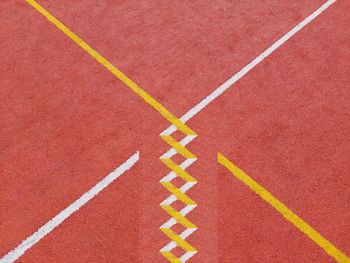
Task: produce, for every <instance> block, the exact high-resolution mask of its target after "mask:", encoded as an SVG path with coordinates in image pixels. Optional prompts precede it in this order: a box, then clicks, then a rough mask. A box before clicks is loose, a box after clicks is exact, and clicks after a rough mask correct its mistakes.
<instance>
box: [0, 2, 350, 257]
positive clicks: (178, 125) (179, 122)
mask: <svg viewBox="0 0 350 263" xmlns="http://www.w3.org/2000/svg"><path fill="white" fill-rule="evenodd" d="M26 1H27V2H28V3H29V4H30V5H31V6H33V7H34V8H35V9H36V10H37V11H39V12H40V13H41V14H42V15H43V16H45V17H46V18H47V19H48V20H49V21H50V22H51V23H53V24H54V25H55V26H56V27H58V28H59V29H60V30H61V31H62V32H63V33H64V34H66V35H67V36H68V37H69V38H71V39H72V40H73V41H74V42H75V43H76V44H78V45H79V46H80V47H81V48H83V49H84V50H85V51H86V52H87V53H88V54H89V55H91V56H92V57H93V58H95V59H96V60H97V61H98V62H99V63H100V64H102V65H103V66H104V67H105V68H107V69H108V70H109V71H110V72H111V73H112V74H113V75H115V76H116V77H117V78H118V79H119V80H121V81H122V82H123V83H124V84H126V85H127V86H128V87H129V88H130V89H131V90H133V91H134V92H135V93H136V94H138V95H139V96H140V97H141V98H143V99H144V100H145V101H146V102H147V103H148V104H149V105H151V106H152V107H153V108H154V109H155V110H156V111H158V112H159V113H160V114H161V115H162V116H163V117H165V118H166V119H167V120H168V121H169V122H170V123H172V125H171V126H169V127H168V128H167V129H166V130H164V131H163V132H162V134H161V135H171V134H172V133H173V132H174V131H176V130H177V129H178V130H180V131H182V132H183V133H184V134H186V135H187V136H186V137H185V138H184V139H183V140H182V141H181V142H180V144H181V145H182V146H185V145H186V144H188V143H189V142H191V141H192V140H193V139H194V138H195V132H193V131H192V130H191V129H190V128H189V127H187V126H186V125H185V124H184V123H185V122H186V121H188V120H189V119H191V118H192V117H194V116H195V115H196V114H198V113H199V112H200V111H201V110H203V109H204V108H205V107H206V106H207V105H208V104H209V103H211V102H212V101H214V100H215V99H216V98H218V97H219V96H220V95H221V94H222V93H224V92H225V91H226V90H227V89H228V88H230V87H231V86H232V85H233V84H234V83H236V82H237V81H238V80H240V79H241V78H242V77H243V76H245V75H246V74H247V73H248V72H249V71H250V70H252V69H253V68H255V67H256V66H257V65H258V64H259V63H260V62H262V61H263V60H264V59H265V58H266V57H268V56H270V55H271V54H272V53H273V52H274V51H275V50H277V49H278V48H279V47H280V46H282V45H283V44H284V43H285V42H286V41H288V40H289V39H290V38H291V37H292V36H294V35H295V34H296V33H297V32H299V31H300V30H301V29H302V28H303V27H305V26H306V25H307V24H309V23H310V22H311V21H312V20H314V19H315V18H316V17H317V16H319V15H320V14H321V13H322V12H323V11H325V10H326V9H327V8H328V7H330V6H331V5H332V4H333V3H335V2H336V0H329V1H327V2H326V3H324V4H323V5H322V6H321V7H320V8H319V9H317V10H316V11H315V12H313V13H312V14H311V15H310V16H308V17H307V18H305V19H304V20H303V21H302V22H300V23H299V24H298V25H296V26H295V27H294V28H293V29H292V30H290V31H289V32H288V33H286V34H285V35H284V36H282V37H281V38H280V39H279V40H277V41H276V42H275V43H273V44H272V45H271V46H270V47H269V48H267V49H266V50H265V51H264V52H262V53H261V54H260V55H259V56H257V57H256V58H255V59H253V60H252V61H251V62H250V63H249V64H247V65H246V66H245V67H243V68H242V69H241V70H240V71H239V72H237V73H236V74H235V75H233V76H232V77H231V78H230V79H228V80H227V81H226V82H225V83H223V84H222V85H221V86H219V87H218V88H217V89H216V90H214V92H212V93H211V94H210V95H208V96H207V97H206V98H205V99H204V100H202V101H201V102H200V103H199V104H197V105H196V106H194V107H193V108H192V109H191V110H189V111H188V112H187V113H186V114H185V115H183V116H182V117H181V118H180V119H177V118H176V117H175V116H174V115H172V114H171V113H170V112H169V111H168V110H167V109H166V108H165V107H164V106H162V105H161V104H160V103H159V102H157V101H156V100H155V99H154V98H153V97H152V96H151V95H149V94H148V93H147V92H146V91H145V90H143V89H142V88H141V87H139V86H138V85H137V84H136V83H135V82H133V81H132V80H131V79H129V78H128V77H127V76H126V75H125V74H124V73H122V72H121V71H120V70H118V69H117V68H116V67H115V66H113V65H112V64H111V63H110V62H109V61H107V60H106V59H105V58H104V57H102V56H101V55H100V54H99V53H97V52H96V51H95V50H94V49H92V48H91V47H90V46H89V45H88V44H87V43H86V42H84V41H83V40H82V39H81V38H79V37H78V36H77V35H76V34H74V33H73V32H72V31H70V30H69V29H68V28H67V27H66V26H65V25H63V24H62V23H61V22H60V21H59V20H57V19H56V18H55V17H53V16H52V15H51V14H50V13H48V12H47V11H46V10H45V9H44V8H42V7H41V6H40V5H39V4H37V3H36V2H35V1H34V0H26ZM136 154H137V160H138V158H139V156H138V153H136ZM175 154H176V150H175V149H174V148H171V149H170V150H169V151H168V152H166V153H165V154H164V155H166V156H167V157H168V158H170V157H171V156H173V155H175ZM134 156H135V155H134ZM131 158H132V157H131ZM129 160H130V159H129ZM129 160H128V161H129ZM137 160H135V161H134V163H135V162H136V161H137ZM128 161H127V162H128ZM134 163H133V164H134ZM124 164H125V163H124ZM124 164H123V165H124ZM133 164H131V165H130V167H131V166H132V165H133ZM123 165H122V166H123ZM189 165H190V164H189ZM189 165H188V166H189ZM180 166H181V165H180ZM184 166H185V164H184ZM130 167H129V168H130ZM129 168H127V169H129ZM118 169H119V168H118ZM118 169H117V170H118ZM127 169H126V170H127ZM170 175H171V174H169V176H170ZM108 176H109V175H108ZM108 176H107V177H108ZM118 176H120V175H118ZM118 176H117V177H118ZM115 179H116V178H115ZM115 179H114V180H115ZM108 184H109V183H108ZM108 184H107V185H108ZM107 185H106V186H107ZM96 186H97V185H96ZM96 186H95V187H96ZM106 186H105V187H106ZM91 190H92V189H91ZM91 190H90V191H91ZM90 191H89V192H90ZM96 194H97V193H96ZM83 196H85V194H84V195H83ZM83 196H82V197H83ZM93 196H94V195H92V197H91V198H93ZM271 196H272V195H271ZM82 197H81V198H82ZM91 198H90V199H91ZM90 199H89V200H90ZM78 200H80V199H78ZM78 200H77V201H78ZM89 200H87V201H89ZM276 200H277V199H276ZM77 201H75V202H74V203H76V202H77ZM87 201H86V202H87ZM277 201H278V200H277ZM74 203H73V204H74ZM73 204H72V205H73ZM84 204H85V203H83V204H82V205H84ZM82 205H81V206H82ZM68 208H69V207H67V208H66V209H65V210H67V209H68ZM79 208H80V207H79ZM79 208H77V209H76V210H78V209H79ZM65 210H63V211H65ZM76 210H72V212H71V213H74V212H75V211H76ZM63 211H62V212H63ZM62 212H61V213H62ZM61 213H60V214H58V215H57V216H56V217H55V218H57V219H58V220H62V221H61V222H60V223H62V222H63V221H64V220H65V219H66V218H64V217H62V215H61ZM60 215H61V217H62V218H61V217H60ZM69 215H70V214H69ZM69 215H68V216H69ZM295 216H296V215H295ZM55 218H54V219H55ZM52 220H53V219H52ZM52 220H51V221H52ZM51 221H49V222H48V223H47V224H46V225H48V226H49V229H51V230H50V231H52V230H53V229H54V228H55V227H56V226H58V225H59V224H60V223H59V224H57V225H56V226H51V224H50V222H51ZM303 222H304V221H303ZM304 223H305V222H304ZM305 224H306V225H307V223H305ZM46 225H44V226H46ZM44 226H43V227H44ZM43 227H42V228H43ZM42 228H40V229H39V230H38V231H37V232H36V233H34V234H33V235H32V236H30V237H29V238H27V239H26V240H25V241H23V242H22V243H21V244H20V245H19V246H18V247H17V248H15V249H14V250H12V251H11V252H10V253H9V254H7V255H6V256H5V257H4V258H2V259H1V260H0V262H1V263H3V262H13V261H6V257H8V256H9V260H11V258H10V256H11V253H13V252H15V251H16V250H18V257H20V256H21V255H22V254H23V253H24V252H25V251H26V250H27V249H29V248H30V247H31V246H32V245H34V244H35V243H37V242H38V241H39V240H40V239H41V238H42V237H44V236H45V235H46V234H47V233H49V232H50V231H49V232H47V233H46V232H43V233H41V232H40V231H41V230H42ZM42 231H44V230H42ZM315 232H316V231H315ZM37 233H38V235H39V236H40V234H42V236H41V237H40V238H39V239H38V240H37V241H35V240H34V242H33V241H32V240H31V238H32V237H33V236H34V237H35V235H36V234H37ZM316 233H317V232H316ZM317 234H318V233H317ZM320 236H321V235H320ZM309 237H310V236H309ZM321 237H322V236H321ZM310 238H311V237H310ZM311 239H312V238H311ZM312 240H313V239H312ZM314 241H315V240H314ZM326 241H327V240H326ZM26 242H27V243H28V244H27V243H26ZM315 242H316V241H315ZM327 242H328V241H327ZM316 243H317V242H316ZM329 244H330V243H329ZM330 245H331V246H332V244H330ZM21 246H22V247H21ZM23 247H24V248H23ZM26 247H27V248H26ZM326 248H327V249H329V248H328V247H326ZM326 248H324V249H325V250H326ZM21 251H22V252H21ZM326 251H327V250H326ZM333 252H334V251H333ZM327 253H328V252H327ZM340 253H341V252H340ZM18 257H17V258H18ZM345 257H346V256H345ZM345 259H346V260H347V259H348V258H347V257H346V258H345ZM14 260H16V259H14ZM339 262H349V261H339Z"/></svg>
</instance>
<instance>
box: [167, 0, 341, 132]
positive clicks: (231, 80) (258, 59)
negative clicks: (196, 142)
mask: <svg viewBox="0 0 350 263" xmlns="http://www.w3.org/2000/svg"><path fill="white" fill-rule="evenodd" d="M335 2H336V0H328V1H327V2H325V3H324V4H323V5H322V6H321V7H320V8H318V9H317V10H316V11H314V12H313V13H312V14H311V15H309V16H308V17H306V18H305V19H304V20H303V21H301V22H300V23H299V24H297V25H296V26H295V27H294V28H292V30H290V31H289V32H288V33H286V34H285V35H283V36H282V37H281V38H280V39H278V40H277V41H276V42H275V43H273V44H272V45H271V46H270V47H269V48H267V49H266V50H265V51H263V52H262V53H261V54H260V55H259V56H257V57H256V58H254V59H253V60H252V61H251V62H250V63H248V64H247V65H245V66H244V67H243V68H242V69H241V70H240V71H238V72H237V73H236V74H234V75H233V76H232V77H231V78H229V79H228V80H227V81H226V82H225V83H223V84H222V85H221V86H219V87H218V88H217V89H215V90H214V91H213V92H212V93H211V94H209V95H208V96H207V97H206V98H205V99H203V100H202V101H201V102H199V103H198V104H197V105H196V106H194V107H193V108H192V109H190V110H189V111H188V112H187V113H186V114H185V115H183V116H182V117H181V118H180V120H181V121H182V122H184V123H185V122H187V121H188V120H190V119H191V118H192V117H193V116H195V115H196V114H197V113H198V112H200V111H201V110H203V109H204V108H205V107H206V106H208V104H209V103H211V102H212V101H214V100H215V99H216V98H218V97H219V96H220V95H221V94H222V93H224V92H225V91H226V90H227V89H229V88H230V87H231V86H232V85H233V84H235V83H236V82H237V81H238V80H240V79H241V78H242V77H244V76H245V75H246V74H247V73H248V72H249V71H251V70H252V69H253V68H255V67H256V66H257V65H258V64H259V63H261V62H262V61H263V60H264V59H265V58H267V57H268V56H270V55H271V54H272V53H273V52H274V51H276V50H277V49H278V48H279V47H281V46H282V45H283V44H284V43H286V42H287V41H288V40H289V39H290V38H291V37H292V36H294V35H295V34H296V33H298V32H299V31H300V30H301V29H302V28H304V27H305V26H306V25H308V24H309V23H310V22H311V21H312V20H314V19H315V18H316V17H318V16H319V15H320V14H321V13H322V12H323V11H325V10H326V9H327V8H328V7H330V6H331V5H332V4H334V3H335ZM174 131H176V127H175V126H174V125H171V126H169V127H168V128H167V129H166V130H164V131H163V132H162V133H161V134H163V135H170V134H172V133H173V132H174Z"/></svg>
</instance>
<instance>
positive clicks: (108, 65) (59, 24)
mask: <svg viewBox="0 0 350 263" xmlns="http://www.w3.org/2000/svg"><path fill="white" fill-rule="evenodd" d="M26 2H27V3H28V4H30V5H31V6H32V7H34V8H35V9H36V10H37V11H38V12H39V13H41V14H42V15H43V16H44V17H45V18H46V19H47V20H49V21H50V22H51V23H52V24H54V25H55V26H56V27H57V28H58V29H60V30H61V31H62V32H63V33H64V34H66V35H67V36H68V37H69V38H70V39H71V40H73V41H74V42H75V43H76V44H78V45H79V46H80V47H81V48H82V49H84V50H85V51H86V52H87V53H88V54H89V55H90V56H92V57H93V58H94V59H96V60H97V61H98V62H99V63H100V64H101V65H103V66H104V67H105V68H106V69H108V70H109V71H110V72H111V73H112V74H113V75H114V76H116V77H117V78H118V79H119V80H120V81H122V82H123V83H124V84H125V85H126V86H128V87H129V88H130V89H131V90H132V91H134V92H135V93H136V94H137V95H139V96H140V97H141V98H142V99H143V100H144V101H146V102H147V103H148V104H149V105H151V106H152V107H153V108H154V109H155V110H156V111H158V112H159V113H160V114H161V115H162V116H163V117H164V118H166V119H167V120H168V121H169V122H170V123H172V124H173V125H175V126H176V128H177V129H178V130H180V131H182V132H183V133H184V134H186V135H196V133H195V132H194V131H192V130H191V129H190V128H189V127H188V126H187V125H185V124H184V123H183V122H181V121H180V120H179V119H177V118H176V117H175V116H174V115H173V114H172V113H171V112H169V111H168V110H167V109H166V108H165V107H164V106H163V105H162V104H160V103H159V102H158V101H157V100H156V99H154V98H153V97H152V96H151V95H149V94H148V93H147V92H146V91H145V90H143V89H142V88H141V87H140V86H138V85H137V84H136V83H135V82H134V81H132V80H131V79H129V78H128V77H127V76H126V75H125V74H124V73H123V72H121V71H120V70H119V69H117V68H116V67H115V66H113V65H112V64H111V63H110V62H109V61H108V60H107V59H105V58H104V57H103V56H101V55H100V54H99V53H97V51H95V50H94V49H93V48H92V47H91V46H89V45H88V44H87V43H86V42H85V41H84V40H82V39H81V38H80V37H78V36H77V35H76V34H75V33H73V32H72V31H71V30H70V29H69V28H68V27H66V26H65V25H64V24H63V23H62V22H61V21H59V20H58V19H57V18H55V17H54V16H53V15H51V14H50V13H49V12H48V11H46V9H44V8H43V7H42V6H41V5H39V4H38V3H37V2H36V1H34V0H26Z"/></svg>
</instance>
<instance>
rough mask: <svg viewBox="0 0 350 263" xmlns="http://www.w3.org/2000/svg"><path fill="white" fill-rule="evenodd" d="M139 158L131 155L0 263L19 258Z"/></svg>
mask: <svg viewBox="0 0 350 263" xmlns="http://www.w3.org/2000/svg"><path fill="white" fill-rule="evenodd" d="M139 157H140V155H139V152H136V153H135V154H133V155H132V156H131V157H130V158H129V159H128V160H126V161H125V162H124V163H123V164H122V165H120V166H119V167H118V168H117V169H115V170H114V171H113V172H111V173H110V174H109V175H107V176H106V177H105V178H103V179H102V180H101V181H100V182H98V183H97V184H96V185H95V186H94V187H92V188H91V189H90V190H89V191H87V192H86V193H85V194H83V195H82V196H81V197H80V198H79V199H77V200H75V201H74V202H73V203H71V204H70V205H69V206H68V207H66V208H65V209H64V210H62V211H61V212H60V213H59V214H57V215H56V216H55V217H54V218H52V219H51V220H50V221H48V222H47V223H46V224H45V225H43V226H42V227H40V228H39V229H38V230H37V231H36V232H35V233H33V234H32V235H31V236H29V237H28V238H27V239H25V240H24V241H22V243H20V244H19V245H18V246H17V247H16V248H14V249H13V250H11V251H10V252H9V253H8V254H6V255H5V256H4V257H3V258H1V259H0V263H12V262H14V261H15V260H17V259H18V258H19V257H21V256H22V255H23V254H24V253H25V252H26V251H27V250H28V249H30V248H31V247H32V246H34V245H35V244H36V243H38V242H39V241H40V240H41V239H42V238H43V237H44V236H46V235H47V234H49V233H50V232H51V231H53V230H54V229H55V228H56V227H57V226H59V225H60V224H62V222H63V221H64V220H66V219H67V218H68V217H69V216H71V215H72V214H73V213H75V212H76V211H78V210H79V209H80V208H81V207H82V206H84V205H85V204H86V203H87V202H89V201H90V200H91V199H92V198H94V197H95V196H96V195H97V194H99V193H100V192H101V191H102V190H103V189H105V188H106V187H107V186H108V185H109V184H111V183H112V182H114V181H115V180H116V179H117V178H118V177H119V176H121V175H122V174H123V173H124V172H126V171H127V170H129V169H130V168H131V167H132V166H133V165H134V164H135V163H136V162H137V161H138V160H139Z"/></svg>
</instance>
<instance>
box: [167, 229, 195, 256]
mask: <svg viewBox="0 0 350 263" xmlns="http://www.w3.org/2000/svg"><path fill="white" fill-rule="evenodd" d="M160 230H162V231H163V233H164V234H166V235H167V236H168V237H169V238H170V239H171V240H173V241H175V243H176V244H177V245H178V246H179V247H181V248H182V249H184V250H186V251H187V252H197V250H196V249H195V248H194V247H192V246H191V245H190V244H189V243H188V242H187V241H186V240H184V239H183V238H181V237H180V236H179V235H177V234H176V233H175V232H174V231H173V230H171V229H169V228H161V229H160Z"/></svg>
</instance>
